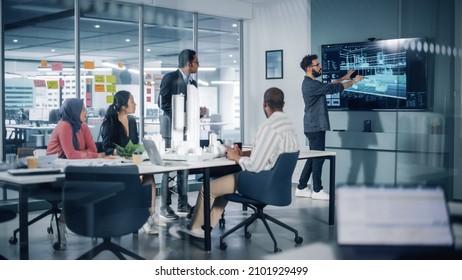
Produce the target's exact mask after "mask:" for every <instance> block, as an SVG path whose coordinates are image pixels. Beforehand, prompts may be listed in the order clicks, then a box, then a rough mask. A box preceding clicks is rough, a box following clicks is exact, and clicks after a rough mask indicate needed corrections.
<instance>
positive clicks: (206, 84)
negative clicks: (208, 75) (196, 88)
mask: <svg viewBox="0 0 462 280" xmlns="http://www.w3.org/2000/svg"><path fill="white" fill-rule="evenodd" d="M197 83H198V84H199V85H201V86H208V85H209V83H207V82H206V81H202V80H201V79H198V80H197Z"/></svg>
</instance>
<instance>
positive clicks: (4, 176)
mask: <svg viewBox="0 0 462 280" xmlns="http://www.w3.org/2000/svg"><path fill="white" fill-rule="evenodd" d="M335 155H336V154H335V152H324V151H301V152H300V155H299V159H300V160H304V159H308V158H325V159H328V160H330V182H329V186H330V198H329V225H333V224H334V212H335ZM57 161H58V162H62V163H66V164H67V165H86V166H88V165H93V166H97V165H102V164H121V163H120V162H116V161H111V160H104V159H89V160H88V159H87V160H62V159H59V160H57ZM232 165H235V162H234V161H230V160H228V159H226V158H217V159H212V160H205V161H200V162H188V164H180V165H169V166H156V165H153V164H151V163H150V162H143V163H142V164H141V165H140V166H139V167H138V170H139V173H140V174H161V173H164V172H172V171H179V170H196V171H197V170H201V171H202V173H203V186H204V197H210V170H211V169H212V168H214V167H223V166H232ZM63 167H64V166H63ZM64 177H65V176H64V174H50V175H38V176H12V175H9V174H8V173H7V172H0V186H1V187H5V188H8V189H12V190H16V191H18V193H19V203H18V211H19V228H20V231H19V234H20V259H29V246H28V242H29V240H28V239H29V235H28V226H27V223H28V198H29V192H30V191H31V190H33V189H36V188H39V187H40V185H41V184H48V185H50V184H53V183H56V182H58V181H63V180H64ZM204 209H205V211H204V231H205V240H204V250H205V251H211V248H212V239H211V230H212V228H211V227H210V200H209V199H204Z"/></svg>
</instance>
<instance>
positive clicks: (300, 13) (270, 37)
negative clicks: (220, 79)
mask: <svg viewBox="0 0 462 280" xmlns="http://www.w3.org/2000/svg"><path fill="white" fill-rule="evenodd" d="M310 2H311V1H310V0H293V1H285V2H282V3H277V4H271V5H256V6H255V8H254V18H253V20H246V21H244V63H245V64H244V76H245V80H244V92H243V97H244V99H243V101H244V104H243V108H244V123H245V126H244V130H243V133H244V143H245V144H251V141H252V139H253V137H254V135H255V133H256V131H257V127H258V125H259V124H260V123H261V122H262V121H263V120H264V119H265V115H264V113H263V107H262V105H263V94H264V92H265V90H267V89H268V88H270V87H278V88H280V89H282V90H283V91H284V93H285V107H284V111H285V112H286V113H287V114H288V116H289V118H290V119H291V120H292V121H293V122H294V123H295V125H296V128H297V133H298V137H299V142H300V144H302V143H305V140H304V139H305V136H304V134H303V109H304V105H303V99H302V95H301V89H300V87H301V83H302V80H303V76H304V72H303V70H302V69H301V68H300V66H299V65H300V61H301V59H302V58H303V56H304V55H306V54H308V53H309V52H310V48H309V46H310V45H311V41H310V40H311V39H310V38H311V34H310V30H311V28H310V10H309V9H310V8H309V7H310ZM278 49H282V50H283V67H284V78H283V79H275V80H266V79H265V51H267V50H278Z"/></svg>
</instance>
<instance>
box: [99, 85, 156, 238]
mask: <svg viewBox="0 0 462 280" xmlns="http://www.w3.org/2000/svg"><path fill="white" fill-rule="evenodd" d="M135 111H136V103H135V99H134V98H133V95H132V94H131V93H130V92H128V91H126V90H121V91H118V92H116V94H115V95H114V102H113V103H112V104H111V105H110V106H109V108H108V109H107V111H106V116H105V117H104V120H103V123H102V125H101V137H102V139H103V143H102V145H103V151H105V152H106V154H108V155H115V154H117V150H116V149H115V144H117V145H119V146H121V147H125V146H126V145H127V144H128V142H129V141H130V140H131V141H132V143H133V144H138V143H139V141H140V139H139V136H138V128H137V125H136V118H135V117H134V116H133V114H134V113H135ZM141 178H142V180H143V183H145V184H150V185H151V188H152V196H151V215H150V216H149V218H148V220H147V221H146V223H145V224H144V226H143V230H144V231H145V232H146V233H147V234H158V233H159V229H158V225H159V216H158V215H157V214H156V212H155V211H156V182H155V181H154V176H152V175H144V176H142V177H141Z"/></svg>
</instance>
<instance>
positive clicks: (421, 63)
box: [321, 38, 428, 111]
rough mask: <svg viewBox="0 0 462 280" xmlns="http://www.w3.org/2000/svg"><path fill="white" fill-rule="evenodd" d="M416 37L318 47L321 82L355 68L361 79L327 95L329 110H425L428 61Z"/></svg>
mask: <svg viewBox="0 0 462 280" xmlns="http://www.w3.org/2000/svg"><path fill="white" fill-rule="evenodd" d="M423 45H424V40H423V39H419V38H410V39H391V40H376V41H367V42H356V43H343V44H330V45H322V46H321V64H322V81H323V82H324V83H330V82H332V81H334V80H336V79H338V78H340V77H342V76H343V75H345V74H346V73H347V71H348V70H351V69H355V70H356V72H355V73H354V74H353V75H356V74H360V75H363V76H364V79H363V80H362V81H361V82H359V83H356V84H354V85H353V86H351V87H350V88H348V89H346V90H344V91H343V92H342V93H336V94H332V95H327V104H328V107H329V109H337V110H364V111H365V110H397V109H398V110H406V109H408V110H426V109H427V107H428V104H427V102H428V97H427V74H426V73H427V58H426V53H425V52H424V51H423V50H422V46H423Z"/></svg>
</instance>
